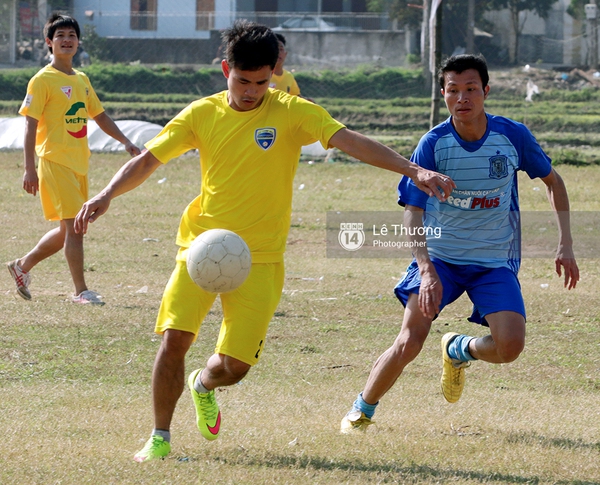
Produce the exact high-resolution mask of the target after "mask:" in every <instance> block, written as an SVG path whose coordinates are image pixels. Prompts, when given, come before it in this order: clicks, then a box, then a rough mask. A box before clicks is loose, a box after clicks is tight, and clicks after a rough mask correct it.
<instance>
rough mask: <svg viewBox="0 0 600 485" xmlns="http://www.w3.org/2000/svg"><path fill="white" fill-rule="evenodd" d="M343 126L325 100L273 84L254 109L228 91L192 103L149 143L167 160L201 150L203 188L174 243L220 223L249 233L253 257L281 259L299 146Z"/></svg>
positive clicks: (323, 140) (183, 244)
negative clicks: (232, 100) (238, 104)
mask: <svg viewBox="0 0 600 485" xmlns="http://www.w3.org/2000/svg"><path fill="white" fill-rule="evenodd" d="M342 128H344V125H342V124H341V123H339V122H338V121H336V120H334V119H333V118H332V117H331V116H330V115H329V113H327V111H325V109H323V108H322V107H321V106H319V105H316V104H313V103H311V102H309V101H306V100H304V99H302V98H298V97H297V96H290V95H288V94H285V93H283V92H282V91H275V90H272V89H268V90H267V93H266V94H265V97H264V99H263V101H262V103H261V104H260V106H259V107H257V108H255V109H253V110H250V111H236V110H234V109H233V108H231V107H230V106H229V103H228V100H227V91H223V92H220V93H217V94H215V95H212V96H209V97H206V98H203V99H200V100H198V101H195V102H193V103H191V104H190V105H189V106H187V107H186V108H185V109H184V110H183V111H182V112H181V113H179V114H178V115H177V116H176V117H175V118H173V119H172V120H171V121H170V122H169V123H168V124H167V125H166V126H165V127H164V129H163V130H162V131H161V132H160V133H159V134H158V135H157V136H156V137H155V138H153V139H152V140H150V141H149V142H148V143H146V148H147V149H148V150H150V152H151V153H152V154H153V155H154V156H155V157H156V158H157V159H158V160H159V161H161V162H162V163H167V162H168V161H169V160H171V159H172V158H175V157H177V156H179V155H182V154H183V153H185V152H187V151H189V150H193V149H198V150H199V152H200V173H201V191H200V195H199V196H198V197H196V198H195V199H194V200H193V201H192V202H191V203H190V204H189V205H188V206H187V208H186V209H185V211H184V213H183V216H182V218H181V222H180V225H179V231H178V234H177V244H178V245H179V246H181V247H188V246H189V245H190V243H191V242H192V241H193V240H194V238H196V236H198V234H200V233H202V232H204V231H206V230H208V229H216V228H223V229H229V230H231V231H234V232H236V233H237V234H239V235H240V236H241V237H242V238H243V239H244V240H245V241H246V243H247V244H248V246H249V248H250V251H251V253H252V261H253V262H255V263H272V262H280V261H283V253H284V251H285V244H286V239H287V234H288V231H289V227H290V218H291V212H292V194H293V180H294V175H295V173H296V168H297V167H298V162H299V159H300V150H301V148H302V146H304V145H308V144H311V143H314V142H315V141H317V140H319V141H321V143H322V144H323V146H329V140H330V138H331V137H332V136H333V135H334V134H335V133H336V132H337V131H338V130H340V129H342Z"/></svg>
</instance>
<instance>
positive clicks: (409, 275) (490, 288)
mask: <svg viewBox="0 0 600 485" xmlns="http://www.w3.org/2000/svg"><path fill="white" fill-rule="evenodd" d="M431 262H432V263H433V265H434V266H435V270H436V271H437V274H438V276H439V278H440V280H441V282H442V287H443V289H444V293H443V296H442V302H441V304H440V312H441V311H442V309H443V308H444V307H445V306H446V305H448V304H450V303H452V302H453V301H456V300H457V299H458V297H459V296H461V295H462V294H463V293H464V292H467V295H468V296H469V299H470V300H471V301H472V302H473V313H472V315H471V316H470V317H469V321H470V322H473V323H478V324H480V325H485V326H486V327H488V326H489V325H488V323H487V321H486V320H485V316H486V315H488V314H490V313H496V312H501V311H511V312H516V313H519V314H521V315H523V318H525V303H524V302H523V295H522V294H521V285H520V283H519V280H518V279H517V275H516V274H515V273H514V272H513V271H511V270H510V269H508V268H486V267H484V266H479V265H475V264H451V263H446V262H445V261H442V260H440V259H436V258H432V259H431ZM420 285H421V275H420V274H419V267H418V266H417V262H416V261H415V260H413V262H412V263H411V264H410V265H409V266H408V268H407V270H406V275H405V276H404V278H402V279H401V280H400V282H399V283H398V285H396V288H394V293H395V294H396V297H397V298H398V299H399V300H400V302H401V303H402V304H403V305H404V306H406V303H407V302H408V297H409V295H410V294H411V293H419V287H420ZM436 318H437V315H436Z"/></svg>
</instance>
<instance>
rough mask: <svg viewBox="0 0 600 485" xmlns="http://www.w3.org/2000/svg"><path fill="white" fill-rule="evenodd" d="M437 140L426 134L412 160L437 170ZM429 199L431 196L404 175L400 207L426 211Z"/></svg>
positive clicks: (399, 185)
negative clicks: (410, 206)
mask: <svg viewBox="0 0 600 485" xmlns="http://www.w3.org/2000/svg"><path fill="white" fill-rule="evenodd" d="M436 139H437V137H434V136H432V135H431V133H427V134H425V135H424V136H423V137H422V138H421V140H420V141H419V144H418V145H417V148H416V149H415V151H414V153H413V154H412V156H411V157H410V160H411V161H412V162H415V163H416V164H417V165H420V166H421V167H423V168H426V169H428V170H436V164H435V155H434V153H435V152H434V146H435V140H436ZM428 198H429V195H427V194H426V193H425V192H423V191H422V190H421V189H419V188H417V186H416V185H415V183H414V182H413V181H412V179H411V178H410V177H407V176H406V175H404V176H403V177H402V178H401V179H400V183H399V184H398V204H399V205H401V206H402V207H404V206H406V205H414V206H415V207H420V208H421V209H425V206H426V205H427V199H428Z"/></svg>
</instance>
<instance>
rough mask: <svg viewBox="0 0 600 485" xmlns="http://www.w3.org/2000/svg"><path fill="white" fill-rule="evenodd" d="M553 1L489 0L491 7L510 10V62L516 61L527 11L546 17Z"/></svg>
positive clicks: (554, 0)
mask: <svg viewBox="0 0 600 485" xmlns="http://www.w3.org/2000/svg"><path fill="white" fill-rule="evenodd" d="M575 1H576V0H575ZM554 3H556V0H490V5H491V6H492V7H493V8H495V9H498V10H499V9H503V8H507V9H508V10H509V12H510V20H511V24H512V27H513V35H514V42H513V46H512V47H513V48H512V50H511V52H510V60H511V61H512V62H517V61H518V54H519V37H520V36H521V32H523V27H524V25H525V21H526V20H527V13H528V12H535V13H536V14H538V15H539V16H540V17H542V18H546V17H547V16H548V12H550V9H551V8H552V5H553V4H554ZM521 12H525V14H524V15H521Z"/></svg>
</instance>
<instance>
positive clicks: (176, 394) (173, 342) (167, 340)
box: [152, 330, 194, 430]
mask: <svg viewBox="0 0 600 485" xmlns="http://www.w3.org/2000/svg"><path fill="white" fill-rule="evenodd" d="M193 341H194V334H193V333H190V332H182V331H180V330H166V331H165V333H164V335H163V338H162V342H161V344H160V348H159V349H158V353H157V354H156V359H155V361H154V369H153V371H152V402H153V406H154V426H155V428H157V429H164V430H168V429H170V427H171V419H172V418H173V413H174V412H175V406H176V405H177V401H178V400H179V398H180V397H181V394H182V392H183V388H184V386H185V356H186V354H187V351H188V350H189V348H190V347H191V345H192V343H193Z"/></svg>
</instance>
